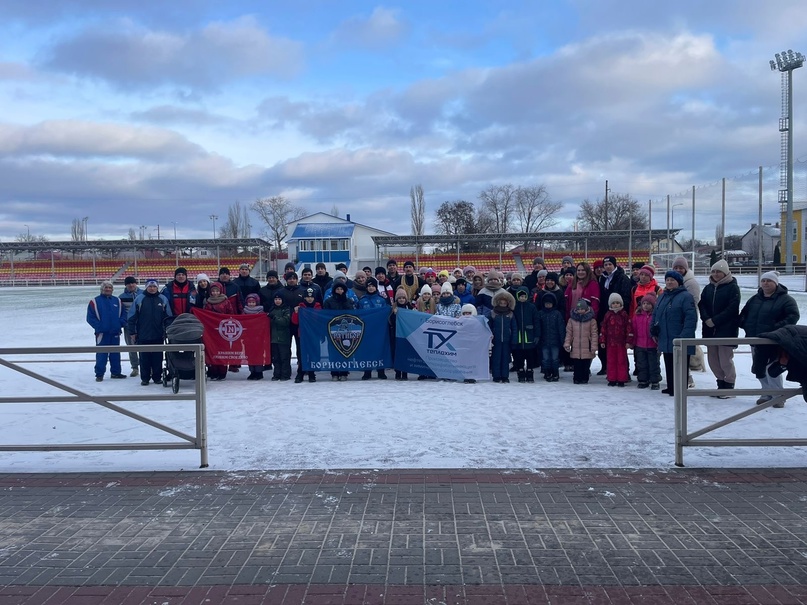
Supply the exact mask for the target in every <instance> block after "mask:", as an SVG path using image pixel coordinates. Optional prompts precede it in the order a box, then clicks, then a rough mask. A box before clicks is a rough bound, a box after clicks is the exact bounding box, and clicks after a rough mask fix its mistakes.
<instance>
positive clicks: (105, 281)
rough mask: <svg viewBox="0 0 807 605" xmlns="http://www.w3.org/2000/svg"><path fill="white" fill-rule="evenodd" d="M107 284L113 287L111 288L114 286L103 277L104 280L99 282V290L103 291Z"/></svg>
mask: <svg viewBox="0 0 807 605" xmlns="http://www.w3.org/2000/svg"><path fill="white" fill-rule="evenodd" d="M107 286H109V287H110V288H113V289H114V288H115V286H114V285H113V284H112V282H111V281H109V280H108V279H105V280H104V281H102V282H101V292H103V291H104V288H106V287H107Z"/></svg>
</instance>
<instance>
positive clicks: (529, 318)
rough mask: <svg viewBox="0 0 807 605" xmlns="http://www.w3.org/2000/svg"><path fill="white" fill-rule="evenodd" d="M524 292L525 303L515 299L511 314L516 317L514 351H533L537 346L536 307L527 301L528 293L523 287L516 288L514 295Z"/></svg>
mask: <svg viewBox="0 0 807 605" xmlns="http://www.w3.org/2000/svg"><path fill="white" fill-rule="evenodd" d="M519 292H524V293H525V294H526V295H527V300H526V301H525V302H520V301H519V300H518V299H516V306H515V309H514V310H513V314H514V315H515V317H516V325H517V326H518V333H517V336H516V342H515V343H514V344H513V348H514V349H534V348H535V347H537V346H538V330H539V328H538V307H536V306H535V305H534V304H533V303H532V302H531V301H530V300H529V294H530V293H529V291H528V290H527V288H525V287H524V286H521V287H519V288H516V295H517V294H518V293H519Z"/></svg>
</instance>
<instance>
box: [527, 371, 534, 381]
mask: <svg viewBox="0 0 807 605" xmlns="http://www.w3.org/2000/svg"><path fill="white" fill-rule="evenodd" d="M527 382H535V373H534V372H533V371H532V370H527Z"/></svg>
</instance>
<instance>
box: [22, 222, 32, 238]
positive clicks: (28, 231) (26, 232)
mask: <svg viewBox="0 0 807 605" xmlns="http://www.w3.org/2000/svg"><path fill="white" fill-rule="evenodd" d="M23 227H25V241H26V242H30V241H31V228H30V227H29V226H28V225H23Z"/></svg>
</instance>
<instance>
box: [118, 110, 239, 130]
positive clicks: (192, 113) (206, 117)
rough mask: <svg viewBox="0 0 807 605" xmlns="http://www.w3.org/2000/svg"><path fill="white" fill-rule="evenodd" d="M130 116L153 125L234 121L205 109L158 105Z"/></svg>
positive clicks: (204, 124)
mask: <svg viewBox="0 0 807 605" xmlns="http://www.w3.org/2000/svg"><path fill="white" fill-rule="evenodd" d="M129 115H130V116H131V118H132V119H133V120H135V121H137V122H148V123H151V124H191V125H196V126H211V125H217V124H225V123H228V122H231V121H232V120H231V119H230V118H228V117H226V116H223V115H219V114H215V113H211V112H209V111H207V110H204V109H189V108H187V107H178V106H176V105H158V106H156V107H150V108H149V109H146V110H143V111H133V112H132V113H131V114H129Z"/></svg>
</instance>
